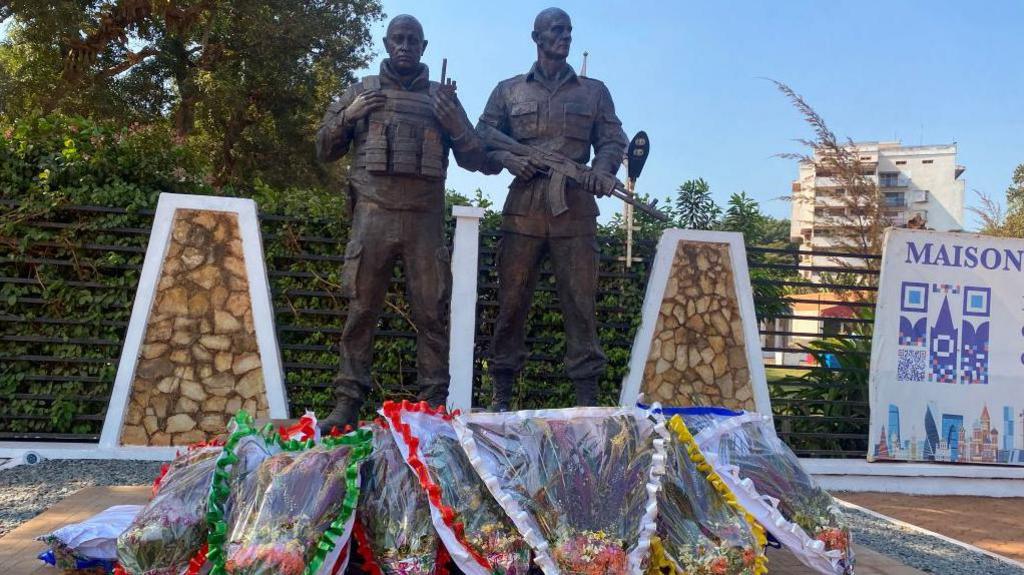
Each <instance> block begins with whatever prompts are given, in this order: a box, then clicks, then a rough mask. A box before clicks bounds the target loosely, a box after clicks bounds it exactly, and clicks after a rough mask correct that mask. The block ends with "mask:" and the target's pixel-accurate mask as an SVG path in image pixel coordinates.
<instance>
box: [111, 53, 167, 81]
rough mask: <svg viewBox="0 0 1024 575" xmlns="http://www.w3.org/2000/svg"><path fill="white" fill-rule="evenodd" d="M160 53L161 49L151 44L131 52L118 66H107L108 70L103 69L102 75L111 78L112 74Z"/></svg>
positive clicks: (114, 74) (116, 73) (115, 74)
mask: <svg viewBox="0 0 1024 575" xmlns="http://www.w3.org/2000/svg"><path fill="white" fill-rule="evenodd" d="M159 54H160V50H158V49H156V48H154V47H152V46H150V47H148V48H144V49H142V50H139V51H138V52H129V53H128V56H127V57H126V58H125V61H124V62H121V63H120V64H118V65H116V66H111V67H110V68H107V69H106V70H103V71H102V72H100V76H102V77H104V78H110V77H112V76H117V75H118V74H120V73H121V72H124V71H126V70H128V69H130V68H131V67H132V66H135V65H136V64H138V63H139V62H142V61H143V60H145V59H146V58H151V57H153V56H156V55H159Z"/></svg>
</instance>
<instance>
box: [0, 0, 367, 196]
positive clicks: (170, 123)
mask: <svg viewBox="0 0 1024 575" xmlns="http://www.w3.org/2000/svg"><path fill="white" fill-rule="evenodd" d="M6 5H7V7H8V8H7V10H8V12H7V15H8V16H9V17H10V18H11V19H12V22H11V24H10V29H9V33H8V37H7V38H6V39H5V40H4V41H3V42H0V86H2V87H3V88H4V90H3V94H4V96H3V101H2V102H0V106H2V108H0V113H2V114H4V115H6V116H8V117H9V118H24V117H28V116H32V115H38V114H41V113H50V112H62V113H65V114H75V115H80V116H86V117H90V118H92V119H95V120H110V121H114V122H116V123H119V124H120V125H123V126H131V125H133V124H145V125H151V124H160V125H164V126H165V127H166V128H167V129H169V130H170V131H171V133H172V134H173V136H174V137H175V138H176V139H177V140H180V141H183V142H186V143H187V144H188V145H189V146H190V147H194V148H195V149H196V150H197V151H199V152H200V153H201V154H202V155H203V156H205V157H208V158H209V159H210V166H209V178H210V181H211V183H212V184H213V185H214V186H216V187H223V186H225V185H235V186H238V185H243V186H251V185H253V184H254V183H255V182H257V181H262V182H266V183H269V184H271V185H275V186H288V185H300V186H311V185H312V186H326V185H329V184H331V183H332V182H337V178H336V177H334V178H332V177H331V174H330V173H329V172H328V171H327V170H326V169H325V168H324V167H323V166H321V165H320V164H319V163H318V162H317V161H316V157H315V153H314V149H313V143H312V142H313V137H312V135H313V133H314V132H315V130H316V125H317V122H318V120H319V118H320V115H321V114H322V113H323V110H324V109H325V108H326V106H327V104H328V103H329V102H330V100H331V98H332V97H333V96H334V95H336V94H338V93H340V92H341V90H342V89H343V88H344V87H345V86H346V85H347V84H348V83H350V82H352V81H353V79H354V78H353V76H352V72H353V71H354V70H358V69H360V68H362V67H364V66H365V65H366V64H367V63H368V61H369V59H370V56H371V55H372V52H371V50H370V25H371V24H372V23H374V22H376V21H377V20H379V19H380V18H381V17H382V14H381V8H380V3H379V0H333V1H312V0H303V1H297V0H246V1H241V0H177V1H168V0H163V1H159V2H157V1H152V0H118V1H117V2H114V3H110V2H101V1H99V0H95V1H81V2H59V3H56V4H55V3H53V2H43V1H39V0H17V1H13V2H9V3H6ZM0 15H3V14H2V13H0ZM336 175H337V174H335V176H336Z"/></svg>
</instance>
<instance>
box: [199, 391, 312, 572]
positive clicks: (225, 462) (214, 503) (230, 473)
mask: <svg viewBox="0 0 1024 575" xmlns="http://www.w3.org/2000/svg"><path fill="white" fill-rule="evenodd" d="M230 431H231V434H230V435H229V436H228V439H227V441H226V443H225V445H224V449H223V450H222V451H221V454H220V456H219V457H218V458H217V464H216V470H215V471H214V475H213V485H212V486H211V487H210V498H209V502H208V504H207V514H206V518H207V523H208V524H209V527H210V533H209V535H208V536H207V543H208V548H207V559H208V560H209V563H210V564H211V568H212V571H214V572H215V573H220V574H223V572H224V562H225V559H224V553H225V543H226V540H227V529H228V525H229V524H232V525H233V524H234V523H235V521H236V519H237V516H238V513H239V512H240V511H241V510H242V509H244V508H245V502H247V501H251V500H252V498H253V497H255V495H256V494H255V489H256V483H257V482H256V478H257V471H258V470H259V468H260V465H262V463H263V462H264V461H265V460H266V459H267V458H269V457H270V456H272V455H274V454H276V453H279V452H280V451H281V449H282V446H296V445H304V444H305V442H308V441H314V442H315V439H316V438H317V437H318V434H317V431H316V418H315V417H313V415H312V414H309V413H307V414H306V415H305V416H303V417H302V418H301V419H300V420H299V423H298V424H297V425H295V426H294V427H293V428H292V429H281V430H280V431H275V430H274V429H273V428H272V426H270V425H267V426H265V427H264V428H262V429H259V430H257V429H256V428H254V427H253V420H252V417H251V416H250V415H249V414H248V413H246V412H245V411H240V412H239V413H238V414H236V415H235V417H234V419H233V421H232V423H231V427H230Z"/></svg>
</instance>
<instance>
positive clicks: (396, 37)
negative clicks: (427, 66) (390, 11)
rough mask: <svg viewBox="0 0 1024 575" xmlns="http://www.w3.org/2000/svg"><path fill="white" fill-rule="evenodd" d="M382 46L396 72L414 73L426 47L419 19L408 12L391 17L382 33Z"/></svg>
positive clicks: (418, 66)
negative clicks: (385, 30)
mask: <svg viewBox="0 0 1024 575" xmlns="http://www.w3.org/2000/svg"><path fill="white" fill-rule="evenodd" d="M384 48H385V49H386V50H387V51H388V58H389V59H390V60H391V67H392V68H393V69H394V70H395V71H396V72H398V73H399V74H402V75H403V76H404V75H407V74H413V73H416V72H417V71H418V70H419V69H420V58H422V57H423V51H424V50H426V49H427V40H426V39H425V38H424V37H423V26H422V25H421V24H420V21H419V20H417V19H416V18H414V17H412V16H410V15H408V14H399V15H398V16H395V17H394V18H392V19H391V21H390V22H388V29H387V32H385V34H384Z"/></svg>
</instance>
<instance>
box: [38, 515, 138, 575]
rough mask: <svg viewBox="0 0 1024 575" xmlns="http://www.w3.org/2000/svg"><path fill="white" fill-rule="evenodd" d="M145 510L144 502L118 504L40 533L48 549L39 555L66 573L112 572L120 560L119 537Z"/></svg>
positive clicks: (44, 560) (41, 558) (41, 539)
mask: <svg viewBox="0 0 1024 575" xmlns="http://www.w3.org/2000/svg"><path fill="white" fill-rule="evenodd" d="M141 510H142V506H141V505H115V506H114V507H111V508H109V509H106V510H104V511H102V512H101V513H98V514H96V515H93V516H92V517H90V518H88V519H86V520H85V521H82V522H80V523H73V524H71V525H65V526H64V527H61V528H59V529H56V530H55V531H52V532H50V533H47V534H46V535H43V536H40V537H38V538H37V540H38V541H41V542H43V543H44V544H46V546H47V550H46V551H44V552H43V553H41V554H40V555H39V559H40V560H42V561H43V562H45V563H48V564H50V565H53V566H54V567H56V568H58V569H61V570H62V571H64V572H65V573H79V574H85V573H100V574H103V573H109V572H110V571H111V570H112V569H113V568H114V563H116V561H117V538H118V537H119V536H120V535H121V534H122V533H124V531H125V530H126V529H127V528H128V526H129V525H131V523H132V521H133V520H134V519H135V517H136V516H137V515H138V514H139V512H140V511H141Z"/></svg>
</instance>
